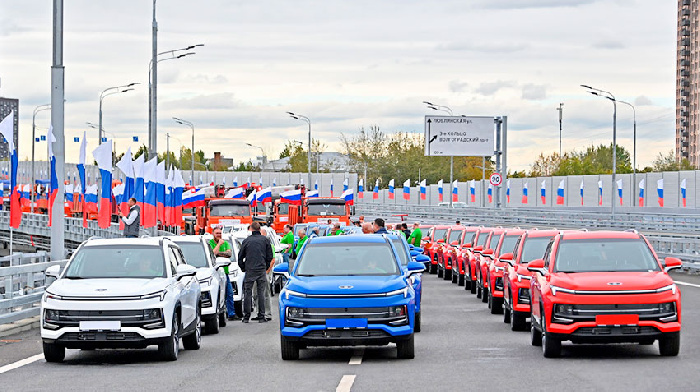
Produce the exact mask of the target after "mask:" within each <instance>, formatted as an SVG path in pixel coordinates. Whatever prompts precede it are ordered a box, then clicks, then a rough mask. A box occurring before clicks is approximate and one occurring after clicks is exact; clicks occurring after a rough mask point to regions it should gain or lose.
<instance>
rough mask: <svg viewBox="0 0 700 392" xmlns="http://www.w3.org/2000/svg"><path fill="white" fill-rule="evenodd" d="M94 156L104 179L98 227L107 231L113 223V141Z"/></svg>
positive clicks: (94, 151)
mask: <svg viewBox="0 0 700 392" xmlns="http://www.w3.org/2000/svg"><path fill="white" fill-rule="evenodd" d="M92 156H93V157H94V158H95V161H96V162H97V167H98V168H99V169H100V178H101V179H102V182H101V187H100V188H101V189H100V200H99V203H100V208H99V212H98V214H97V225H98V226H99V227H100V228H101V229H106V228H108V227H109V226H110V224H111V222H112V140H111V139H110V140H107V142H105V143H102V144H100V145H99V146H98V147H97V148H96V149H95V150H93V152H92Z"/></svg>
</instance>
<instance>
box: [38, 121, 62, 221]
mask: <svg viewBox="0 0 700 392" xmlns="http://www.w3.org/2000/svg"><path fill="white" fill-rule="evenodd" d="M54 142H56V137H55V136H54V135H53V126H51V125H49V132H48V134H47V135H46V143H47V144H48V147H49V166H50V167H51V173H50V175H51V180H50V185H49V186H50V189H49V226H51V220H52V216H53V203H54V201H56V196H57V195H58V176H57V175H56V156H55V155H54V154H53V144H54ZM32 185H34V184H32Z"/></svg>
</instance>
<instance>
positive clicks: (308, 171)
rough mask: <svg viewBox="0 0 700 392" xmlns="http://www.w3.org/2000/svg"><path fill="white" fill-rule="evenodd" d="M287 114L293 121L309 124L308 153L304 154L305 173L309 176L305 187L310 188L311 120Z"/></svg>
mask: <svg viewBox="0 0 700 392" xmlns="http://www.w3.org/2000/svg"><path fill="white" fill-rule="evenodd" d="M287 114H289V116H290V117H291V118H293V119H295V120H302V121H306V123H307V124H309V152H308V154H306V158H307V161H308V162H307V165H308V168H307V173H308V176H309V182H308V184H307V185H306V186H307V187H310V186H311V120H310V119H309V118H308V117H306V116H302V115H301V114H295V113H292V112H287Z"/></svg>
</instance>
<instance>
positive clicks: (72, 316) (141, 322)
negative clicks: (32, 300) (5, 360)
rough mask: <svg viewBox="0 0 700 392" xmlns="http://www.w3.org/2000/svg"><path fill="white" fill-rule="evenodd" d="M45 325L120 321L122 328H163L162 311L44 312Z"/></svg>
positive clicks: (59, 326)
mask: <svg viewBox="0 0 700 392" xmlns="http://www.w3.org/2000/svg"><path fill="white" fill-rule="evenodd" d="M44 321H45V323H48V324H52V325H55V326H57V327H58V328H61V327H77V326H79V325H80V322H81V321H119V322H121V326H122V327H141V328H147V329H154V328H162V327H164V326H165V323H164V322H163V311H162V310H161V309H157V308H156V309H138V310H52V309H46V310H44Z"/></svg>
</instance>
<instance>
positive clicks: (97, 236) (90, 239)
mask: <svg viewBox="0 0 700 392" xmlns="http://www.w3.org/2000/svg"><path fill="white" fill-rule="evenodd" d="M103 239H104V237H101V236H99V235H93V236H91V237H90V238H88V239H87V240H88V241H92V240H103Z"/></svg>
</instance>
